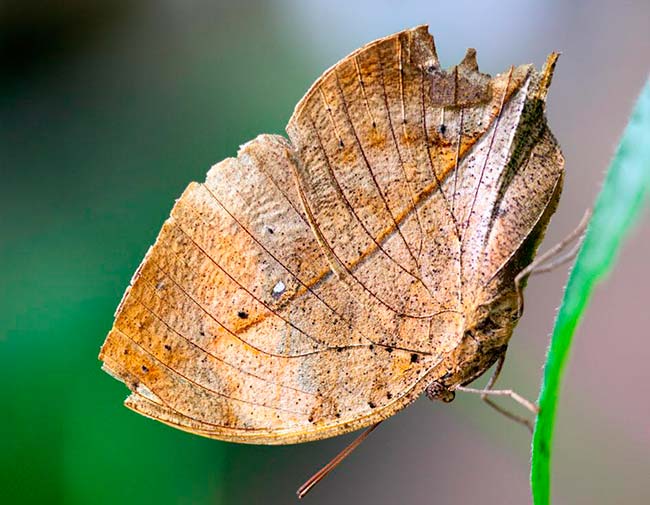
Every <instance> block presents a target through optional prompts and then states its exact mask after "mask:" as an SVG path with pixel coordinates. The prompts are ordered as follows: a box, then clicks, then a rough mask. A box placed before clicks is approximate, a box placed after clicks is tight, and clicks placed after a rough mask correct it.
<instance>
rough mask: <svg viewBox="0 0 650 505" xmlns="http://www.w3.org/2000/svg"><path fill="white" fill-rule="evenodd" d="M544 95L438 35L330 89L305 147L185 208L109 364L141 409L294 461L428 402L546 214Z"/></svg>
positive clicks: (356, 62)
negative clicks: (443, 51) (448, 57)
mask: <svg viewBox="0 0 650 505" xmlns="http://www.w3.org/2000/svg"><path fill="white" fill-rule="evenodd" d="M549 80H550V77H549ZM547 86H548V84H544V82H543V79H541V80H540V76H539V75H538V74H537V73H536V72H535V71H534V70H533V69H532V67H530V66H523V67H518V68H513V69H511V70H510V71H508V72H506V73H504V74H501V75H498V76H496V77H494V78H490V77H489V76H487V75H485V74H481V73H480V72H479V71H478V67H477V66H476V60H475V54H474V52H473V51H469V52H468V54H467V56H466V58H465V59H464V60H463V62H461V64H460V65H458V66H457V67H453V68H452V69H451V70H448V71H444V70H441V69H440V67H439V64H438V59H437V56H436V52H435V47H434V44H433V39H432V37H431V36H430V35H429V34H428V32H427V30H426V27H418V28H415V29H413V30H407V31H404V32H400V33H398V34H396V35H393V36H390V37H387V38H385V39H381V40H378V41H375V42H373V43H371V44H369V45H367V46H365V47H363V48H362V49H360V50H358V51H356V52H355V53H353V54H351V55H350V56H348V57H347V58H345V59H344V60H342V61H341V62H339V63H338V64H337V65H335V66H334V67H332V68H331V69H330V70H328V71H327V72H325V73H324V74H323V76H322V77H321V78H320V79H319V80H318V81H317V82H316V83H315V84H314V85H313V86H312V88H311V89H310V90H309V91H308V93H307V94H306V95H305V97H304V98H303V99H302V100H301V102H300V103H299V104H298V106H297V107H296V111H295V113H294V115H293V116H292V118H291V120H290V122H289V124H288V127H287V132H288V134H289V140H287V139H285V138H283V137H280V136H274V135H261V136H259V137H258V138H256V139H255V140H253V141H251V142H249V143H248V144H246V145H244V146H242V148H241V149H240V151H239V153H238V156H237V158H229V159H226V160H224V161H222V162H221V163H219V164H217V165H215V166H214V167H212V169H211V170H210V171H209V172H208V175H207V179H206V181H205V182H204V183H203V184H198V183H192V184H190V186H189V187H188V188H187V189H186V190H185V192H184V193H183V195H182V196H181V197H180V199H178V200H177V202H176V204H175V206H174V208H173V210H172V213H171V216H170V218H169V219H168V220H167V221H166V222H165V224H164V225H163V228H162V230H161V232H160V235H159V236H158V238H157V240H156V243H155V244H154V245H153V246H152V247H151V248H150V250H149V252H148V253H147V255H146V256H145V258H144V260H143V262H142V264H141V266H140V267H139V268H138V270H137V272H136V273H135V275H134V277H133V279H132V281H131V285H130V287H129V288H128V289H127V291H126V293H125V295H124V298H123V300H122V302H121V303H120V306H119V307H118V309H117V312H116V316H115V323H114V326H113V328H112V330H111V332H110V333H109V335H108V337H107V339H106V342H105V343H104V346H103V348H102V351H101V354H100V358H101V359H102V360H103V361H104V366H105V369H106V370H107V371H108V372H109V373H111V374H112V375H114V376H115V377H116V378H118V379H119V380H122V381H123V382H124V383H125V384H126V385H127V386H128V387H129V388H130V389H131V395H130V396H129V397H128V398H127V400H126V405H127V406H128V407H130V408H132V409H134V410H135V411H137V412H140V413H142V414H144V415H146V416H149V417H152V418H155V419H158V420H160V421H162V422H165V423H168V424H170V425H173V426H175V427H178V428H180V429H184V430H187V431H191V432H194V433H197V434H201V435H204V436H208V437H213V438H218V439H222V440H230V441H237V442H246V443H265V444H280V443H294V442H303V441H308V440H315V439H319V438H324V437H328V436H333V435H337V434H340V433H345V432H348V431H352V430H354V429H357V428H360V427H363V426H367V425H370V424H372V423H376V422H378V421H380V420H382V419H385V418H386V417H388V416H390V415H392V414H394V413H395V412H397V411H398V410H400V409H401V408H403V407H404V406H405V405H407V404H408V403H410V402H411V401H413V399H415V398H416V397H417V396H418V395H419V394H420V393H421V391H422V390H423V389H424V387H426V385H427V381H426V377H427V375H429V374H430V373H431V372H432V371H433V370H434V369H435V367H436V365H438V364H439V363H440V362H441V360H442V359H443V358H444V356H445V355H447V354H448V353H449V352H451V351H452V350H453V349H454V348H455V347H456V346H457V345H458V343H459V342H460V339H461V338H462V333H463V324H464V317H465V313H466V310H467V307H468V304H469V305H471V303H472V299H473V298H475V297H476V293H478V292H479V291H480V290H481V289H483V286H484V285H487V284H488V283H489V282H491V281H492V279H493V278H494V277H495V276H496V275H497V274H498V270H499V268H496V269H493V268H487V267H486V266H485V265H487V263H486V261H487V259H490V261H491V263H490V264H491V265H494V264H495V262H496V263H499V264H506V263H507V262H508V260H509V258H510V256H512V255H513V254H515V252H516V250H517V247H518V246H519V245H520V244H521V243H522V242H523V241H524V240H525V239H526V237H527V236H528V235H529V234H530V233H531V230H532V229H533V228H534V227H535V224H536V222H537V221H536V220H538V219H539V217H540V214H542V213H543V212H544V210H545V209H546V207H547V206H548V205H549V201H550V200H551V197H552V192H553V190H552V189H551V190H548V189H545V190H543V191H541V190H540V194H539V195H537V194H536V193H535V191H537V186H539V184H536V178H539V177H547V172H548V173H549V174H551V175H550V176H551V177H556V178H557V179H558V180H559V178H560V176H561V155H560V154H559V150H558V148H557V145H556V143H555V141H554V140H553V138H552V136H551V135H550V133H549V132H548V130H547V128H546V126H545V121H544V120H543V107H542V109H540V110H542V112H540V114H541V115H540V114H537V115H535V114H533V113H530V114H531V115H530V117H531V119H530V121H528V122H529V123H530V125H529V126H527V127H526V128H527V130H526V128H523V127H522V126H521V122H522V118H525V117H526V114H527V113H529V112H530V111H529V109H530V107H531V105H530V104H531V103H532V102H535V101H537V102H540V103H542V102H543V100H544V98H545V89H546V87H547ZM528 130H530V131H533V133H534V135H535V136H534V137H531V135H529V134H528V133H527V131H528ZM548 156H555V157H556V158H557V160H558V162H557V163H555V164H554V163H548V162H547V161H544V160H547V159H548ZM513 160H514V161H513ZM558 164H559V165H558ZM558 166H559V169H558ZM522 167H523V168H522ZM522 192H523V193H525V192H528V193H529V194H530V192H532V194H534V198H532V200H534V201H533V202H532V204H531V205H532V206H530V208H529V206H528V204H529V202H526V201H520V198H521V194H522ZM517 202H519V204H520V205H521V206H522V207H523V208H525V210H524V211H522V210H521V209H519V210H517V209H516V208H515V207H513V206H516V204H517ZM522 212H523V214H524V215H520V214H521V213H522ZM513 220H514V221H513ZM513 222H514V224H515V225H516V227H517V229H518V230H519V231H518V234H517V233H515V234H514V235H510V236H508V237H505V238H504V236H503V230H504V229H510V228H512V226H513ZM495 258H496V259H495ZM491 270H494V271H491Z"/></svg>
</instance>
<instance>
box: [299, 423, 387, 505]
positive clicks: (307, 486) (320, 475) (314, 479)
mask: <svg viewBox="0 0 650 505" xmlns="http://www.w3.org/2000/svg"><path fill="white" fill-rule="evenodd" d="M380 424H381V421H379V422H378V423H376V424H373V425H372V426H370V427H368V428H366V430H365V431H364V432H363V433H361V435H359V436H358V437H357V438H355V439H354V440H353V441H352V442H351V443H350V445H348V446H347V447H346V448H345V449H343V450H342V451H341V452H339V453H338V454H337V455H336V456H334V457H333V458H332V459H331V460H330V462H329V463H327V464H326V465H325V466H324V467H323V468H321V469H320V470H318V471H317V472H316V473H315V474H314V475H312V476H311V477H310V478H309V479H308V480H307V481H306V482H305V483H304V484H303V485H302V486H300V488H299V489H298V491H296V494H297V495H298V498H299V499H302V498H304V497H305V495H306V494H307V493H309V491H311V489H312V488H313V487H314V486H315V485H316V484H318V483H319V482H320V481H321V480H323V479H324V478H325V477H326V476H327V475H328V474H329V473H330V472H331V471H332V470H334V469H335V468H336V467H337V466H338V465H339V463H341V461H343V460H344V459H345V458H347V457H348V456H349V455H350V453H351V452H352V451H354V450H355V449H356V448H357V447H359V446H360V445H361V442H363V441H364V440H365V439H366V438H367V437H368V435H370V434H371V433H372V432H373V431H374V429H375V428H376V427H377V426H379V425H380Z"/></svg>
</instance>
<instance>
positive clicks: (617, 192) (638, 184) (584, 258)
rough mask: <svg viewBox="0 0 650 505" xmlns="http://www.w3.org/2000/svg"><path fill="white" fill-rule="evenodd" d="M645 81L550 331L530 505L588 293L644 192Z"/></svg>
mask: <svg viewBox="0 0 650 505" xmlns="http://www.w3.org/2000/svg"><path fill="white" fill-rule="evenodd" d="M649 188H650V79H649V80H648V81H647V82H646V85H645V87H644V88H643V90H642V92H641V95H640V97H639V99H638V101H637V103H636V106H635V108H634V110H633V112H632V116H631V117H630V121H629V123H628V125H627V127H626V129H625V132H624V134H623V138H622V139H621V142H620V144H619V147H618V149H617V151H616V154H615V156H614V158H613V160H612V163H611V165H610V167H609V170H608V172H607V176H606V178H605V183H604V185H603V188H602V190H601V192H600V194H599V195H598V198H597V200H596V205H595V208H594V213H593V217H592V219H591V222H590V223H589V226H588V228H587V232H586V235H585V239H584V243H583V245H582V247H581V249H580V253H579V254H578V258H577V260H576V263H575V266H574V268H573V270H572V271H571V275H570V276H569V282H568V284H567V287H566V290H565V292H564V298H563V301H562V305H561V307H560V311H559V313H558V316H557V319H556V321H555V327H554V329H553V336H552V338H551V345H550V348H549V351H548V356H547V360H546V365H545V367H544V378H543V382H542V386H541V390H540V395H539V406H540V413H539V415H538V416H537V419H536V422H535V432H534V434H533V443H532V465H531V476H530V478H531V490H532V493H533V502H534V504H535V505H549V504H550V498H551V487H550V481H551V479H550V473H551V453H552V448H553V430H554V426H555V414H556V411H557V403H558V397H559V392H560V384H561V381H562V374H563V372H564V368H565V366H566V362H567V359H568V356H569V350H570V348H571V342H572V340H573V334H574V332H575V330H576V327H577V326H578V323H579V321H580V318H581V316H582V314H583V312H584V310H585V308H586V306H587V304H588V302H589V299H590V298H591V295H592V292H593V290H594V287H595V286H596V285H597V284H598V282H600V281H601V280H602V279H603V278H604V276H605V275H606V274H607V273H608V272H609V271H610V270H611V268H612V265H613V263H614V260H615V257H616V253H617V252H618V250H619V248H620V246H621V243H622V241H623V239H624V237H625V235H626V233H627V231H628V229H629V228H630V226H631V225H632V223H633V222H634V220H635V218H636V217H637V215H638V214H639V211H640V210H641V208H642V207H643V203H644V202H645V201H646V200H647V197H648V193H649V191H650V189H649Z"/></svg>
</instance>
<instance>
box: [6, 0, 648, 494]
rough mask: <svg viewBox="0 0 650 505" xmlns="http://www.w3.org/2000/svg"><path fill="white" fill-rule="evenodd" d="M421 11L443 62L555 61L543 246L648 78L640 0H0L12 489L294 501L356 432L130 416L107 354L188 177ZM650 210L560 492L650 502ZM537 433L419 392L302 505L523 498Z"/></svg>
mask: <svg viewBox="0 0 650 505" xmlns="http://www.w3.org/2000/svg"><path fill="white" fill-rule="evenodd" d="M422 23H428V24H429V25H430V31H431V33H432V34H433V35H434V37H435V39H436V45H437V48H438V52H439V55H440V58H441V61H442V63H443V65H445V66H447V65H452V64H454V63H456V62H458V61H459V60H460V58H461V57H462V55H463V54H464V51H465V48H466V47H468V46H472V47H476V48H477V49H478V57H479V64H480V65H481V69H482V70H483V71H486V72H489V73H492V74H494V73H497V72H500V71H503V70H504V69H506V68H507V67H508V66H509V65H510V64H519V63H525V62H530V61H532V62H534V63H535V64H537V65H541V63H542V62H543V61H544V59H545V56H546V55H547V54H548V53H549V52H550V51H552V50H559V51H561V52H562V53H563V54H562V57H561V59H560V63H559V66H558V69H557V71H556V75H555V79H554V83H553V87H552V89H551V93H550V97H549V105H548V115H549V122H550V124H551V127H552V129H553V131H554V133H555V135H556V136H557V137H558V139H559V141H560V143H561V145H562V146H563V149H564V153H565V155H566V159H567V165H566V170H567V177H566V182H565V190H564V195H563V198H562V201H561V204H560V208H559V211H558V213H557V215H556V217H555V218H554V220H553V221H552V223H551V229H550V232H549V234H548V238H547V241H546V242H545V245H544V246H543V247H542V249H544V248H546V247H549V246H550V245H552V244H554V243H555V242H557V241H558V240H560V239H561V238H562V237H563V236H565V235H566V234H567V233H568V232H569V231H570V230H572V229H573V228H574V227H575V225H576V224H577V223H578V221H579V219H580V217H581V216H582V214H583V212H584V209H585V208H586V207H588V206H589V205H590V204H591V202H592V200H593V198H594V196H595V194H596V192H597V191H598V188H599V184H600V181H601V179H602V175H603V173H604V170H605V168H606V167H607V164H608V161H609V159H610V156H611V155H612V153H613V150H614V148H615V145H616V142H617V139H618V136H619V135H620V133H621V131H622V129H623V128H624V125H625V123H626V118H627V116H628V113H629V111H630V108H631V106H632V104H633V102H634V100H635V97H636V94H637V92H638V91H639V90H640V88H641V86H642V84H643V82H644V79H645V77H646V75H647V72H648V70H649V67H650V65H649V62H650V58H649V54H650V34H649V32H648V27H649V26H650V2H648V1H647V0H638V1H609V2H607V1H590V2H587V1H576V2H560V1H548V2H541V1H532V0H529V1H521V0H520V1H501V2H496V1H495V2H470V1H469V0H466V1H463V0H459V1H456V2H433V1H421V2H416V1H402V2H399V3H398V2H389V1H374V2H371V1H362V2H355V3H354V4H352V3H351V2H348V1H343V0H323V1H299V0H283V1H277V2H273V3H270V2H261V1H260V2H255V1H239V2H208V1H192V2H184V1H180V0H175V1H174V0H166V1H159V2H135V1H134V2H127V1H125V0H121V1H103V2H99V1H95V2H93V1H81V0H76V1H66V2H55V1H53V0H52V1H41V2H36V1H34V2H29V1H9V2H8V1H4V2H2V3H0V44H1V47H0V51H1V52H0V54H1V56H2V71H1V73H0V90H1V93H0V170H1V174H2V178H1V179H0V180H1V182H0V223H1V226H2V233H1V234H0V273H1V274H2V276H1V278H2V281H1V289H0V384H1V386H0V404H1V405H2V416H0V428H1V429H2V437H0V496H3V497H4V499H3V500H2V502H3V503H42V502H47V503H59V502H60V503H80V504H82V503H83V504H85V503H154V502H155V503H210V504H221V503H223V504H248V503H264V504H267V503H269V504H275V503H292V502H294V501H295V498H294V491H295V488H296V487H297V486H298V485H299V484H300V483H301V482H302V481H303V480H304V479H305V478H307V477H309V476H310V475H311V473H312V472H313V471H315V470H316V469H317V468H318V467H319V466H320V465H321V464H322V463H324V462H326V461H327V460H328V459H329V458H330V457H331V456H333V455H334V454H335V453H336V452H338V450H340V449H341V448H342V447H343V446H344V445H345V444H346V443H347V442H348V441H349V440H350V438H351V436H348V437H340V438H337V439H332V440H327V441H322V442H316V443H310V444H304V445H299V446H290V447H255V446H236V445H231V444H225V443H221V442H216V441H210V440H206V439H201V438H199V437H195V436H191V435H188V434H184V433H181V432H177V431H175V430H172V429H171V428H167V427H165V426H162V425H161V424H159V423H156V422H153V421H149V420H146V419H144V418H142V417H140V416H137V415H136V414H133V413H131V412H129V411H128V410H126V409H125V408H123V407H122V405H121V402H122V400H123V398H124V396H125V394H126V389H125V388H124V387H123V386H122V385H121V384H118V383H117V382H116V381H114V380H112V379H111V378H110V377H108V376H107V375H105V374H103V373H102V372H101V371H100V369H99V363H98V362H97V359H96V355H97V352H98V349H99V346H100V345H101V342H102V341H103V338H104V336H105V333H106V332H107V331H108V329H109V328H110V324H111V322H112V314H113V310H114V308H115V306H116V305H117V303H118V302H119V299H120V297H121V295H122V292H123V289H124V288H125V286H126V285H127V283H128V280H129V278H130V276H131V274H132V272H133V270H134V269H135V267H136V266H137V265H138V263H139V261H140V259H141V257H142V256H143V254H144V252H145V251H146V249H147V247H148V246H149V244H150V243H152V242H153V239H154V237H155V235H156V233H157V232H158V230H159V228H160V225H161V223H162V221H163V220H164V219H165V217H166V216H167V215H168V213H169V210H170V208H171V206H172V203H173V201H174V198H176V197H177V196H178V195H180V193H181V191H182V190H183V188H184V187H185V185H186V184H187V183H188V182H189V181H191V180H203V177H204V174H205V172H206V170H207V169H208V168H209V166H210V165H211V164H212V163H214V162H216V161H218V160H220V159H222V158H223V157H225V156H229V155H233V154H234V153H235V152H236V150H237V146H238V145H239V144H241V143H243V142H245V141H246V140H249V139H250V138H252V137H254V136H255V135H256V134H257V133H260V132H273V133H281V132H282V130H283V126H284V124H285V123H286V121H287V119H288V118H289V116H290V114H291V112H292V110H293V106H294V105H295V103H296V102H297V101H298V100H299V98H300V97H301V96H302V94H303V93H304V92H305V91H306V89H307V88H308V87H309V85H310V84H311V82H312V81H313V80H314V79H315V78H316V77H318V76H319V75H320V73H321V72H322V71H323V70H324V69H325V68H327V67H328V66H330V65H331V64H333V63H334V62H336V61H337V60H338V59H339V58H341V57H343V56H345V55H346V54H347V53H349V52H350V51H352V50H354V49H356V48H357V47H359V46H360V45H362V44H364V43H366V42H368V41H370V40H372V39H375V38H377V37H381V36H384V35H387V34H390V33H392V32H395V31H399V30H401V29H403V28H406V27H411V26H414V25H417V24H422ZM649 169H650V168H649ZM646 214H647V213H646ZM645 217H647V215H646V216H645ZM648 222H649V221H648V220H647V219H645V220H644V221H642V222H641V223H640V224H639V226H638V227H637V228H636V230H635V231H634V232H633V234H632V237H631V239H630V240H629V242H628V243H627V244H626V246H625V248H624V250H623V253H622V255H621V257H620V260H619V263H618V265H617V266H616V268H615V271H614V274H613V275H612V276H611V278H610V279H609V280H608V281H607V282H606V284H605V285H603V286H601V287H600V289H598V291H597V293H596V296H595V298H594V300H593V303H592V305H591V306H590V308H589V309H588V312H587V314H586V318H585V320H584V323H583V324H582V326H581V327H580V329H579V331H578V334H577V335H576V341H575V345H574V348H573V354H572V360H571V363H570V365H569V368H568V373H567V376H566V381H565V386H564V390H563V395H562V400H561V405H560V410H559V419H558V426H557V429H558V431H557V436H556V440H555V469H554V496H555V498H556V499H555V503H557V504H612V503H630V504H645V503H650V480H649V479H648V476H649V475H650V400H649V399H648V398H649V395H648V384H649V383H650V369H649V367H648V357H649V355H650V331H649V330H648V328H649V327H650V302H649V300H650V296H649V295H648V292H647V285H648V281H649V280H650V266H649V265H648V260H649V258H650V226H649V225H648ZM565 280H566V270H562V271H557V272H554V273H552V274H548V275H545V276H541V277H536V278H533V279H532V280H531V282H530V284H529V287H528V290H527V305H526V308H527V310H526V314H525V316H524V318H523V320H522V322H521V324H520V326H519V327H518V329H517V331H516V333H515V336H514V337H513V340H512V344H511V346H510V351H509V356H508V360H507V364H506V367H505V371H504V373H503V375H502V379H501V380H500V384H501V385H502V386H503V387H513V388H515V389H516V390H518V391H519V392H520V393H523V394H524V395H525V396H527V397H529V398H535V397H536V392H537V390H538V386H539V382H540V378H541V367H542V364H543V362H544V356H545V351H546V348H547V345H548V341H549V332H550V330H551V328H552V324H553V319H554V316H555V311H556V308H557V307H558V305H559V303H560V300H561V295H562V288H563V285H564V283H565ZM529 443H530V437H529V434H528V433H527V432H526V431H525V430H524V429H523V428H521V427H519V426H517V425H514V424H512V423H510V422H509V421H507V420H506V419H503V418H501V417H500V416H498V415H497V414H496V413H494V412H492V411H491V410H490V409H489V408H487V407H485V406H484V405H482V403H481V402H480V401H479V399H478V398H476V397H473V396H469V397H467V396H466V395H462V394H459V395H458V397H457V400H456V401H455V402H454V403H452V404H451V405H443V404H432V403H431V402H428V401H427V400H425V399H423V400H420V401H418V402H416V404H415V405H413V406H412V407H410V408H408V409H406V410H405V411H404V412H402V413H400V414H399V415H397V416H395V417H394V418H393V419H391V420H390V421H388V422H386V423H384V424H383V425H382V426H381V428H380V429H378V430H377V431H376V432H375V433H374V434H373V435H372V437H371V438H370V439H369V440H368V441H367V442H366V443H365V444H364V445H363V446H362V447H361V448H360V449H359V450H358V451H357V452H356V453H355V454H354V455H353V456H351V457H350V458H349V459H348V460H347V461H346V462H345V463H344V464H343V465H342V466H341V467H340V468H339V469H338V470H337V471H336V472H335V473H334V474H333V475H331V476H330V477H329V478H328V479H327V480H326V481H324V482H323V483H322V484H321V485H320V486H319V487H318V488H316V489H315V491H314V492H313V494H312V495H310V496H309V497H308V498H307V500H308V503H311V504H314V505H316V504H325V503H344V504H347V503H356V504H364V503H368V504H370V503H372V504H393V503H409V504H419V503H422V504H433V503H435V504H447V503H449V504H465V503H482V504H510V503H513V504H522V503H529V502H530V494H529V487H528V471H529Z"/></svg>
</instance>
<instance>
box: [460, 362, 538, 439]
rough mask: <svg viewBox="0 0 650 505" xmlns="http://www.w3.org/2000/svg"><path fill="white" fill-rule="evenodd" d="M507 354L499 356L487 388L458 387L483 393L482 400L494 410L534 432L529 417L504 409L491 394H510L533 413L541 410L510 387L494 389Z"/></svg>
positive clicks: (466, 391) (466, 390)
mask: <svg viewBox="0 0 650 505" xmlns="http://www.w3.org/2000/svg"><path fill="white" fill-rule="evenodd" d="M505 357H506V354H505V352H504V353H503V354H502V355H501V356H500V357H499V359H498V361H497V364H496V368H495V369H494V373H493V374H492V377H490V380H489V381H488V383H487V385H486V386H485V389H474V388H467V387H462V386H459V387H457V388H456V390H457V391H463V392H465V393H475V394H480V395H481V400H483V401H484V402H485V403H487V404H488V405H489V406H490V407H492V408H493V409H494V410H496V411H497V412H499V413H500V414H503V415H504V416H506V417H507V418H508V419H511V420H513V421H515V422H517V423H519V424H523V425H524V426H526V427H527V428H528V429H529V430H530V431H531V433H532V431H533V424H532V423H531V422H530V420H529V419H527V418H525V417H523V416H518V415H517V414H513V413H512V412H510V411H508V410H506V409H504V408H503V407H501V406H500V405H498V404H497V403H495V402H494V401H493V400H492V399H491V398H489V396H508V397H510V398H512V399H513V400H515V401H516V402H517V403H519V404H520V405H523V406H524V407H525V408H526V409H528V410H530V411H531V412H532V413H533V414H537V413H538V412H539V408H538V407H537V405H535V404H534V403H532V402H531V401H529V400H526V398H524V397H523V396H521V395H519V394H517V393H515V392H514V391H512V390H510V389H492V388H493V387H494V384H495V383H496V381H497V379H498V378H499V374H500V373H501V369H502V368H503V363H504V361H505Z"/></svg>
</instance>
